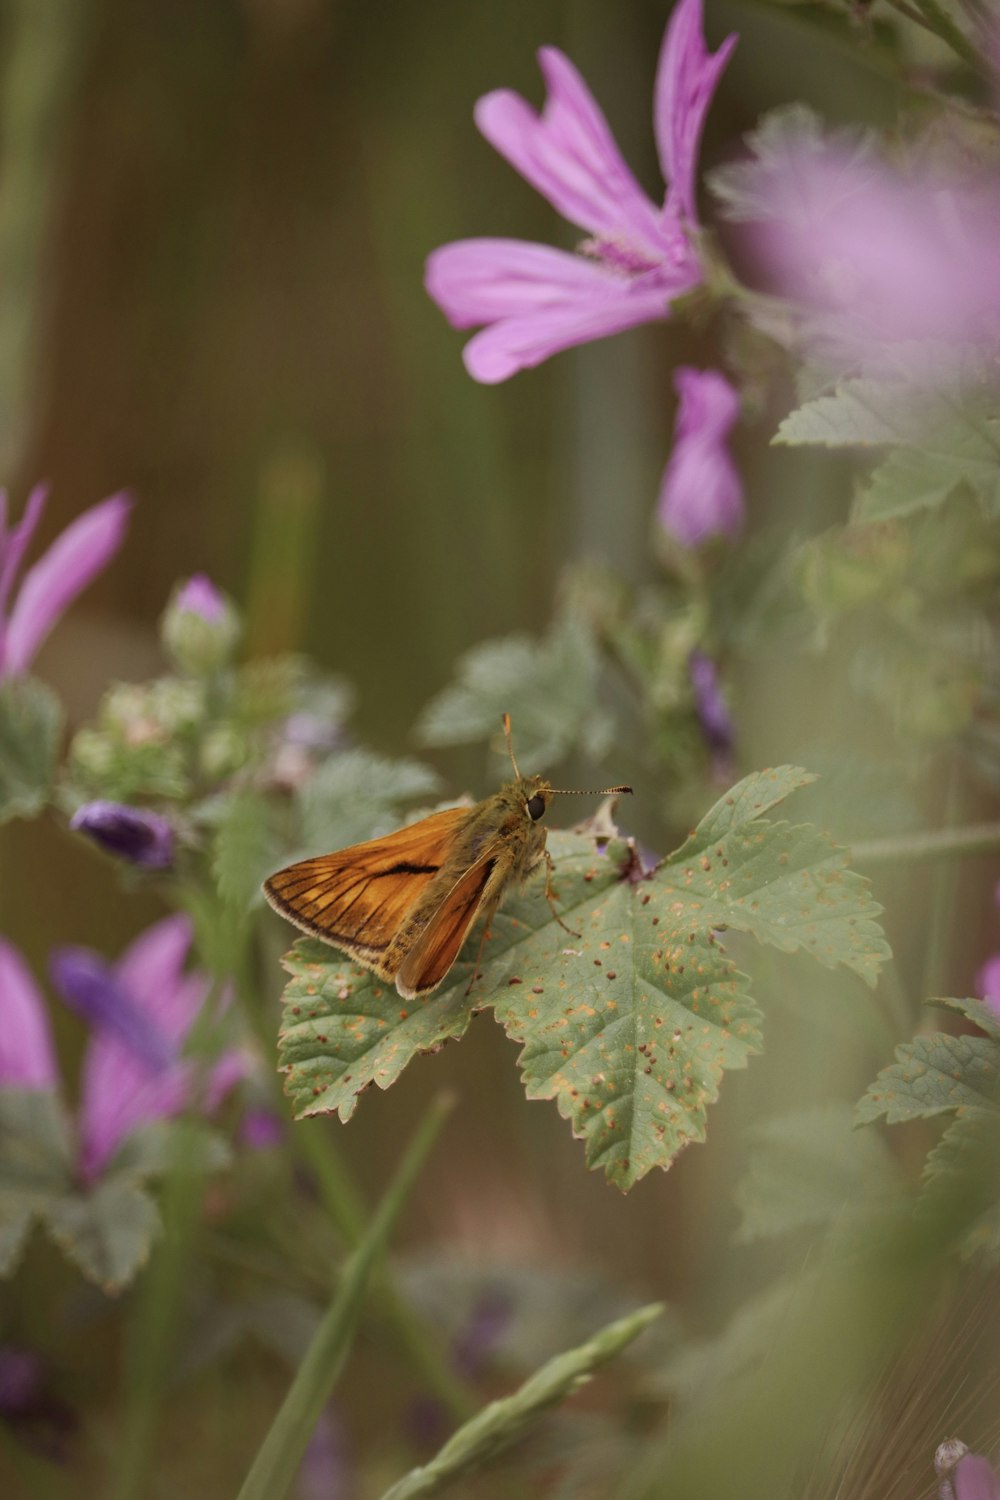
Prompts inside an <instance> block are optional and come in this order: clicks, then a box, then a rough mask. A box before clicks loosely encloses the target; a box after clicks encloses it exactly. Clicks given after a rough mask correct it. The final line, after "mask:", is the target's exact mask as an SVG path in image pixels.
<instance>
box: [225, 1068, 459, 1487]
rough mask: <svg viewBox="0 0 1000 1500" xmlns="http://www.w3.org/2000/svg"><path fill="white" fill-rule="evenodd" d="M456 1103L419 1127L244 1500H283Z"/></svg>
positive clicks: (436, 1109) (434, 1109)
mask: <svg viewBox="0 0 1000 1500" xmlns="http://www.w3.org/2000/svg"><path fill="white" fill-rule="evenodd" d="M452 1104H453V1099H452V1097H451V1096H450V1095H446V1094H440V1095H438V1097H437V1098H436V1099H435V1100H433V1101H432V1103H431V1106H430V1108H429V1110H428V1111H427V1113H426V1114H425V1116H424V1118H423V1120H422V1121H421V1123H420V1125H419V1127H418V1128H417V1131H416V1134H415V1135H414V1138H413V1141H412V1143H411V1145H410V1147H409V1149H408V1151H407V1152H406V1155H405V1156H404V1157H403V1161H402V1163H401V1165H400V1167H399V1169H398V1171H397V1173H396V1176H395V1177H394V1178H393V1181H392V1183H391V1184H390V1186H389V1188H388V1191H387V1192H386V1194H385V1196H384V1197H383V1199H382V1202H381V1203H380V1204H379V1207H378V1210H377V1212H376V1213H375V1216H374V1218H373V1219H372V1221H371V1224H370V1225H369V1227H368V1229H367V1231H366V1233H365V1235H364V1238H363V1239H362V1240H361V1243H360V1244H359V1245H358V1248H357V1249H356V1250H355V1252H354V1254H353V1255H352V1257H351V1260H350V1262H349V1265H348V1267H347V1271H346V1273H345V1275H344V1276H343V1278H342V1280H341V1282H340V1285H339V1287H338V1288H337V1291H336V1293H335V1295H334V1298H333V1301H332V1302H331V1303H330V1306H329V1308H328V1310H327V1312H326V1314H325V1315H324V1317H323V1321H322V1322H321V1323H320V1326H319V1328H318V1329H317V1330H316V1333H315V1335H314V1337H313V1340H312V1343H311V1344H310V1345H309V1348H308V1350H307V1352H306V1356H305V1358H304V1359H303V1361H302V1363H301V1365H300V1366H299V1369H298V1371H297V1373H296V1375H295V1378H294V1379H293V1381H292V1384H291V1386H290V1387H289V1390H288V1394H287V1395H286V1397H285V1399H284V1401H283V1402H282V1405H281V1409H280V1410H279V1412H278V1414H277V1416H276V1417H275V1419H274V1421H273V1423H272V1424H271V1428H270V1430H269V1432H268V1434H267V1436H266V1437H265V1439H264V1441H263V1443H262V1444H261V1446H260V1449H259V1450H258V1453H257V1457H256V1458H255V1459H254V1462H253V1465H252V1466H251V1469H250V1472H249V1474H248V1475H247V1477H246V1480H245V1481H244V1483H243V1486H242V1488H241V1490H240V1492H239V1496H238V1500H282V1496H284V1495H285V1494H286V1493H287V1491H288V1487H289V1485H290V1484H291V1483H292V1480H293V1479H294V1478H295V1474H296V1471H297V1469H298V1466H299V1464H300V1463H301V1461H302V1455H303V1453H304V1452H305V1450H306V1446H307V1444H308V1442H309V1439H310V1437H311V1436H312V1432H313V1429H314V1428H315V1426H316V1422H317V1420H318V1419H319V1416H320V1414H321V1412H322V1410H323V1407H324V1406H325V1404H326V1402H327V1401H328V1400H329V1397H330V1392H331V1391H332V1390H333V1387H334V1384H335V1383H336V1380H337V1377H338V1376H339V1374H340V1372H341V1370H342V1369H343V1366H344V1363H345V1361H346V1359H347V1355H348V1353H349V1351H350V1347H351V1343H352V1340H353V1336H354V1329H355V1326H356V1324H357V1321H358V1318H359V1316H360V1313H361V1308H362V1304H363V1302H364V1298H365V1292H366V1289H367V1286H368V1279H369V1277H370V1275H371V1272H372V1270H373V1268H374V1266H375V1265H376V1263H377V1261H378V1259H379V1257H380V1256H381V1255H382V1254H383V1253H384V1251H385V1248H386V1245H387V1243H388V1241H389V1238H390V1236H391V1234H392V1231H393V1229H394V1228H395V1226H396V1222H397V1220H398V1218H399V1215H400V1213H401V1212H402V1210H403V1207H404V1205H405V1203H406V1200H407V1198H408V1197H409V1195H410V1192H411V1190H412V1188H413V1185H414V1183H415V1182H416V1179H417V1176H418V1175H419V1173H420V1170H421V1168H422V1167H423V1165H424V1162H425V1160H426V1159H427V1156H428V1153H429V1152H430V1149H431V1147H432V1146H433V1144H434V1141H435V1140H436V1138H437V1135H438V1132H439V1131H440V1129H441V1126H442V1125H443V1124H444V1121H445V1118H446V1116H447V1115H448V1113H449V1112H450V1110H451V1108H452Z"/></svg>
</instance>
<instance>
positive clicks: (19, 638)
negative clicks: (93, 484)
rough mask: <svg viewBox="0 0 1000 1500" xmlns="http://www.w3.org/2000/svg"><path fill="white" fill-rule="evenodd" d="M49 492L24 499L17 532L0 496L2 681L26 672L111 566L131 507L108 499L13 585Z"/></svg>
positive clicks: (42, 488) (122, 498)
mask: <svg viewBox="0 0 1000 1500" xmlns="http://www.w3.org/2000/svg"><path fill="white" fill-rule="evenodd" d="M47 493H48V491H47V489H46V488H45V486H44V485H38V486H36V487H35V489H33V490H32V492H31V494H30V495H29V496H28V503H27V505H26V506H25V509H24V515H23V516H22V518H21V520H20V522H19V523H18V524H17V525H16V526H8V523H7V493H6V491H5V490H0V679H2V678H4V677H19V676H21V675H23V673H25V672H27V670H28V668H29V667H30V666H31V663H32V660H33V659H34V656H35V653H36V652H37V651H38V648H39V647H40V646H41V644H42V642H43V641H44V639H45V637H46V636H47V635H48V633H49V631H50V630H51V629H52V627H53V625H54V624H55V623H56V621H57V620H58V618H59V616H60V615H61V614H63V612H64V611H65V610H67V609H68V608H69V606H70V605H71V604H72V603H73V600H74V599H75V598H76V596H77V594H79V593H81V592H82V591H83V589H85V588H86V587H87V585H88V583H90V582H91V580H92V579H93V578H95V577H96V576H97V574H98V573H99V572H100V571H101V569H102V568H103V567H105V566H106V564H107V563H108V562H110V560H111V558H112V557H113V556H114V554H115V553H116V552H117V551H118V548H119V547H120V546H121V544H122V540H123V538H124V535H125V526H126V523H127V521H128V513H129V509H130V506H131V502H130V501H129V500H128V499H126V497H125V496H124V495H112V496H111V497H110V498H109V499H107V500H102V501H101V502H100V504H98V505H93V506H91V507H90V509H89V510H85V511H84V512H83V514H82V515H81V516H77V518H76V520H75V521H71V522H70V524H69V526H67V528H66V530H65V531H64V532H63V533H62V535H61V536H59V537H57V538H56V540H55V541H54V542H53V543H52V545H51V546H50V547H49V549H48V551H47V552H44V553H43V554H42V556H41V557H40V558H39V560H38V561H37V562H36V563H35V564H34V565H33V566H32V567H30V568H29V569H28V571H27V573H26V574H25V575H24V578H23V580H22V582H21V586H20V588H19V589H18V590H17V597H16V598H14V599H13V602H12V596H13V594H14V592H15V589H14V585H15V582H16V580H17V576H18V574H19V572H20V570H21V565H22V563H23V561H24V554H25V552H26V551H27V549H28V546H29V545H30V543H31V539H32V537H33V536H34V533H35V530H36V528H37V526H38V522H39V520H40V519H41V515H42V511H43V510H44V508H45V500H46V496H47Z"/></svg>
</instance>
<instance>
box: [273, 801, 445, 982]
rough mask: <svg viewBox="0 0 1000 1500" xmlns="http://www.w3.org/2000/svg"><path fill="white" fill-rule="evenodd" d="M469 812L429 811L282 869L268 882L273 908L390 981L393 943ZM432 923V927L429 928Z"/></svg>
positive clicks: (393, 968)
mask: <svg viewBox="0 0 1000 1500" xmlns="http://www.w3.org/2000/svg"><path fill="white" fill-rule="evenodd" d="M468 816H469V809H468V808H466V807H449V808H446V809H445V810H444V812H437V813H431V815H430V817H429V818H420V819H419V820H418V822H416V823H410V824H408V825H407V826H406V827H405V828H398V829H397V830H396V831H395V833H388V834H386V835H385V836H384V837H382V838H379V839H369V840H368V842H367V843H364V844H352V845H351V846H350V848H348V849H338V850H337V851H336V853H334V854H320V855H317V856H316V857H315V858H313V859H303V860H300V861H299V863H298V864H294V865H289V866H288V868H287V869H284V870H279V871H278V872H277V873H276V874H274V875H271V876H270V877H269V878H268V879H267V880H265V882H264V894H265V896H266V897H267V899H268V901H269V902H270V903H271V905H272V906H273V907H274V909H275V911H278V912H280V913H281V915H282V916H283V917H287V918H288V920H289V921H290V922H294V923H295V925H296V926H297V927H301V928H302V930H303V931H304V932H309V933H311V934H312V935H313V936H314V937H318V938H322V939H323V941H324V942H327V943H333V944H335V945H336V946H337V947H338V948H343V950H344V951H345V953H348V954H350V956H351V957H352V958H354V959H357V961H358V963H361V964H364V965H365V966H366V967H368V968H370V969H373V970H374V971H375V973H376V974H379V975H381V977H382V978H385V979H392V978H394V976H395V972H396V969H397V968H398V959H396V958H395V955H393V956H391V957H390V958H389V962H388V965H387V963H386V958H387V955H388V952H389V949H390V948H391V946H392V940H393V938H394V936H395V935H396V933H397V932H398V931H399V930H400V928H401V927H402V926H403V924H404V923H405V922H406V920H407V918H408V917H409V916H410V915H411V913H412V911H413V909H414V906H415V905H416V903H417V902H418V901H419V900H420V898H421V896H423V895H424V893H425V892H426V890H427V888H428V886H429V885H430V883H431V881H432V880H433V879H434V878H435V876H436V875H437V874H438V871H439V870H440V868H441V866H442V865H443V864H444V862H445V859H446V857H447V853H448V849H449V847H450V845H451V843H452V840H453V839H454V835H455V833H456V831H457V829H458V827H459V825H460V824H461V823H462V822H464V821H465V820H466V819H467V818H468ZM431 925H432V926H433V925H434V924H433V922H432V923H431Z"/></svg>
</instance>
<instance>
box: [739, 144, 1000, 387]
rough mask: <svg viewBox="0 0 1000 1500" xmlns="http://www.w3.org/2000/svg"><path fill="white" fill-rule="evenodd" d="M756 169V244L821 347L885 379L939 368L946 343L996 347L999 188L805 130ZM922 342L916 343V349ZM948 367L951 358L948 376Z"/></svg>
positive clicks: (744, 212)
mask: <svg viewBox="0 0 1000 1500" xmlns="http://www.w3.org/2000/svg"><path fill="white" fill-rule="evenodd" d="M743 170H744V171H747V170H749V171H751V172H752V173H753V198H754V204H755V206H754V207H753V208H752V209H751V208H743V209H738V210H737V212H738V213H739V215H740V216H741V217H747V218H749V217H751V215H752V217H753V218H754V219H755V220H756V221H757V225H756V227H755V229H754V231H753V232H752V235H751V245H752V248H753V249H754V250H755V252H756V254H757V255H758V257H759V259H760V261H761V263H762V265H763V267H764V269H765V271H766V272H767V273H768V274H769V276H770V277H771V278H772V280H773V281H774V282H775V284H776V285H777V287H778V288H779V289H780V290H781V291H782V292H783V293H784V294H785V295H787V296H789V297H791V298H793V299H795V300H797V301H798V302H800V303H801V304H803V307H804V308H805V309H806V311H807V313H808V315H809V319H810V321H809V322H808V323H807V325H806V326H807V331H808V332H809V334H810V336H811V337H812V339H813V341H814V342H816V343H818V344H820V345H822V346H825V347H826V348H827V349H828V350H830V351H832V352H834V353H837V352H838V351H839V352H840V353H842V354H843V355H844V356H846V357H847V358H848V359H849V360H851V361H853V362H857V361H861V362H863V363H864V364H865V365H866V366H868V367H869V368H875V369H882V370H884V371H886V372H888V373H891V372H894V371H898V372H900V373H903V372H904V371H907V370H908V371H913V368H914V364H915V362H916V361H917V360H918V359H919V360H920V365H921V367H922V368H920V369H919V370H918V373H921V374H925V375H931V374H935V373H937V372H939V371H940V370H941V367H942V357H943V355H944V354H946V353H947V349H946V350H944V351H943V350H942V349H941V348H940V347H937V348H935V349H934V350H933V351H929V350H927V349H926V348H923V349H921V348H920V345H925V344H927V343H929V342H930V343H935V344H937V345H941V344H944V345H946V346H951V347H952V348H954V350H955V353H956V354H957V353H958V352H959V350H958V348H957V346H960V345H962V344H971V345H977V344H978V345H982V344H983V342H984V340H985V341H986V342H987V343H988V345H989V346H990V347H991V348H993V349H994V350H995V348H996V345H997V342H998V340H1000V277H998V276H997V267H996V245H997V240H998V237H1000V206H998V194H997V183H996V181H995V180H992V179H989V180H987V179H969V180H967V181H966V182H961V183H960V182H955V181H949V180H945V179H942V178H939V177H937V176H935V175H933V174H932V172H931V170H930V169H927V168H924V167H917V168H914V169H912V170H909V171H905V170H899V169H897V168H895V167H893V166H890V165H889V164H888V163H887V162H885V161H883V160H881V159H880V158H879V157H878V156H877V155H876V154H875V152H874V151H873V150H870V149H865V148H864V147H863V146H861V147H859V146H855V147H854V148H853V149H849V148H847V147H846V146H845V145H844V144H843V143H842V142H839V141H832V140H828V139H825V138H823V137H822V136H820V135H818V134H816V133H815V132H812V133H810V132H808V131H806V130H803V133H802V134H801V137H800V138H799V139H794V138H789V139H786V140H785V141H784V142H783V143H782V144H781V146H780V148H776V149H775V150H774V151H773V152H772V153H771V154H769V156H768V158H767V160H766V161H762V162H760V163H758V164H757V165H756V166H754V167H751V168H744V169H743ZM913 346H916V347H913ZM948 363H949V361H948V360H947V358H945V360H944V366H945V371H947V367H948Z"/></svg>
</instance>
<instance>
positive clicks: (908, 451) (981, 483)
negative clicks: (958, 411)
mask: <svg viewBox="0 0 1000 1500" xmlns="http://www.w3.org/2000/svg"><path fill="white" fill-rule="evenodd" d="M960 487H961V488H967V489H968V490H970V491H971V492H972V493H973V494H974V495H975V496H976V497H977V498H978V499H979V501H980V503H981V505H982V506H983V509H984V511H985V513H986V514H987V515H988V516H996V515H998V514H1000V422H997V421H989V422H987V421H982V422H979V423H978V424H976V425H973V424H972V423H971V422H961V421H959V422H952V423H951V424H950V425H949V426H946V427H941V428H937V429H936V430H932V431H931V432H930V433H929V434H928V435H927V436H926V437H925V438H924V439H923V440H922V441H919V442H914V443H913V444H912V445H910V446H908V447H905V448H897V449H896V450H895V451H894V452H892V453H890V454H889V456H888V458H886V459H885V460H884V462H883V463H881V464H879V466H878V468H877V469H876V470H875V472H874V473H873V474H872V475H871V478H870V479H869V480H868V483H867V484H866V485H865V487H864V488H863V489H862V490H861V492H860V494H859V495H858V497H857V500H856V502H855V506H854V512H853V519H854V520H857V521H887V520H889V519H891V518H893V517H895V516H908V515H912V514H913V513H914V512H915V511H919V510H926V509H928V508H929V507H931V506H936V505H942V504H943V503H944V502H945V501H946V500H947V499H948V497H949V496H950V495H952V494H953V493H954V492H955V491H956V490H958V489H959V488H960Z"/></svg>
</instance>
